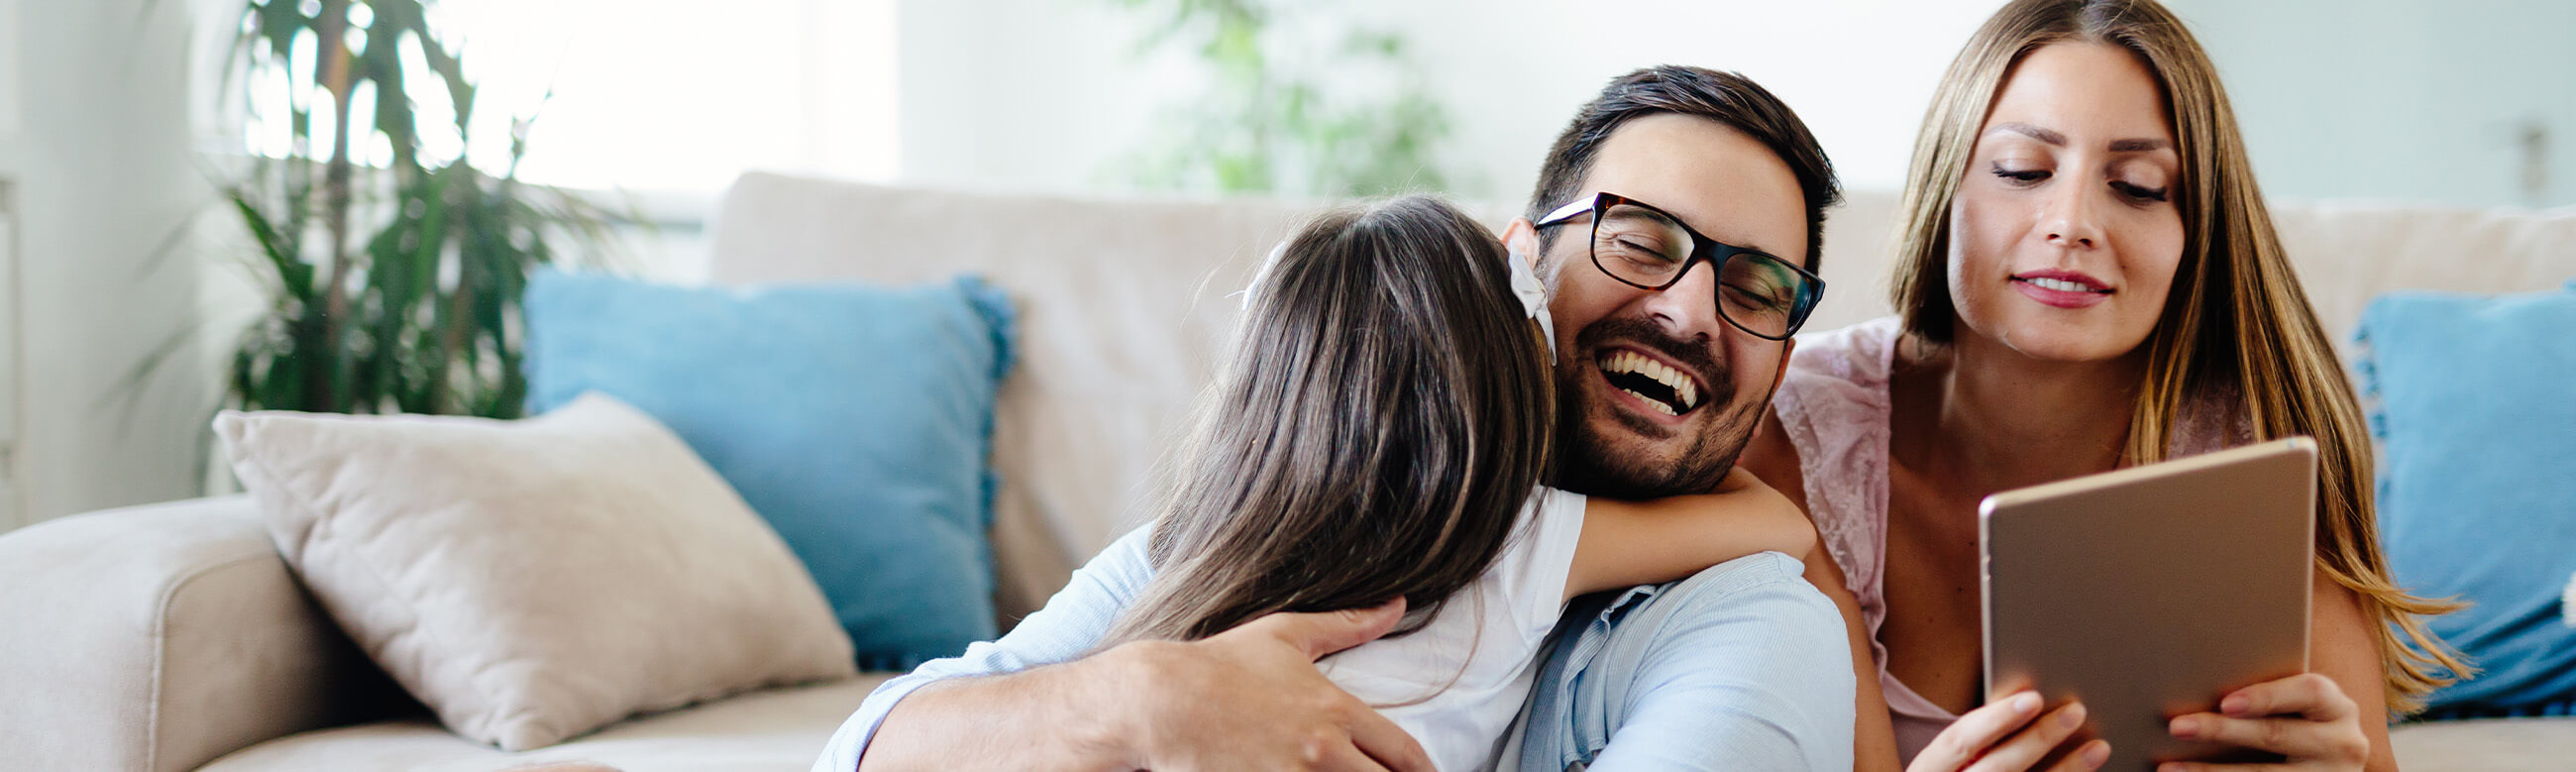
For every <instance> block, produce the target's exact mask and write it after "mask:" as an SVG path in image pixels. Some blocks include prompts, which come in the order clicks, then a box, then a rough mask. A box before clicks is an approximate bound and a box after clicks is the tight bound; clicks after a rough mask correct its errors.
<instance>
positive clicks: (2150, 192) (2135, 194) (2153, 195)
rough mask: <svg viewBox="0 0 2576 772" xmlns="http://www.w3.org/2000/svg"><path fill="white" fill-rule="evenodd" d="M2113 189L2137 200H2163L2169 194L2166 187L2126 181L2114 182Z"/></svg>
mask: <svg viewBox="0 0 2576 772" xmlns="http://www.w3.org/2000/svg"><path fill="white" fill-rule="evenodd" d="M2111 189H2112V190H2116V191H2119V192H2120V195H2123V196H2127V197H2129V198H2130V199H2131V200H2135V201H2163V200H2165V197H2166V196H2167V195H2168V194H2167V192H2166V191H2165V189H2164V188H2150V187H2147V186H2144V185H2136V184H2131V183H2126V182H2113V183H2111Z"/></svg>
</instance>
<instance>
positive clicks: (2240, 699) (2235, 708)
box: [2218, 694, 2254, 716]
mask: <svg viewBox="0 0 2576 772" xmlns="http://www.w3.org/2000/svg"><path fill="white" fill-rule="evenodd" d="M2253 703H2254V701H2253V700H2250V699H2246V697H2245V695H2242V694H2230V695H2227V699H2224V700H2220V701H2219V702H2218V710H2219V712H2221V713H2225V714H2227V715H2230V716H2241V715H2245V709H2246V708H2248V707H2252V706H2253Z"/></svg>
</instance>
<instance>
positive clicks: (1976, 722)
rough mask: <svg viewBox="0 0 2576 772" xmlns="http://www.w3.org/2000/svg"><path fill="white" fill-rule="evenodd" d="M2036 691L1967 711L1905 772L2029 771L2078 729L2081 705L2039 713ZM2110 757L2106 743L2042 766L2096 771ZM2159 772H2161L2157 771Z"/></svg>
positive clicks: (2088, 745) (2072, 771)
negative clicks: (2050, 764)
mask: <svg viewBox="0 0 2576 772" xmlns="http://www.w3.org/2000/svg"><path fill="white" fill-rule="evenodd" d="M2039 708H2040V699H2039V693H2037V692H2030V691H2022V692H2016V693H2014V694H2012V695H2010V696H2007V697H2005V698H2003V699H2001V700H1997V701H1995V702H1990V703H1987V704H1986V706H1985V707H1982V708H1978V709H1976V710H1971V711H1968V713H1967V715H1963V716H1960V717H1959V720H1958V721H1956V722H1952V723H1951V724H1950V728H1948V729H1943V730H1941V734H1940V735H1939V736H1937V737H1934V738H1932V744H1931V745H1929V746H1925V747H1924V748H1923V752H1922V753H1919V754H1916V755H1915V756H1914V763H1913V764H1912V765H1910V766H1907V767H1906V769H1907V771H1908V772H1960V771H1961V770H1966V771H1968V772H2007V771H2008V770H2026V769H2034V768H2035V766H2034V765H2036V764H2038V763H2039V762H2040V760H2041V759H2044V758H2047V757H2048V755H2049V752H2050V751H2054V750H2056V749H2057V747H2058V746H2059V745H2061V744H2064V743H2065V742H2066V738H2067V737H2069V736H2072V735H2074V734H2075V729H2076V727H2080V726H2083V725H2084V703H2080V702H2070V703H2067V704H2066V705H2064V706H2062V707H2059V708H2058V709H2056V710H2053V711H2049V712H2048V714H2047V715H2045V716H2043V715H2041V714H2040V710H2039ZM2110 758H2111V744H2110V743H2107V742H2103V741H2101V740H2094V741H2091V742H2088V743H2085V744H2084V745H2083V747H2080V748H2077V749H2075V751H2074V752H2073V753H2068V754H2066V755H2065V756H2064V757H2062V758H2060V759H2058V761H2057V763H2056V764H2055V765H2053V766H2050V767H2048V769H2049V770H2051V772H2081V771H2083V770H2092V769H2099V768H2101V766H2102V762H2104V761H2108V760H2110ZM2160 772H2161V771H2160Z"/></svg>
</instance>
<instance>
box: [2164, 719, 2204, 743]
mask: <svg viewBox="0 0 2576 772" xmlns="http://www.w3.org/2000/svg"><path fill="white" fill-rule="evenodd" d="M2165 728H2166V729H2168V730H2171V731H2172V732H2173V736H2174V737H2175V738H2177V739H2183V740H2189V739H2193V738H2196V737H2199V736H2200V722H2198V721H2193V720H2192V719H2191V717H2190V716H2184V717H2181V718H2177V719H2174V720H2173V723H2171V724H2168V725H2166V726H2165Z"/></svg>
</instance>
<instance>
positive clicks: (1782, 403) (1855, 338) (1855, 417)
mask: <svg viewBox="0 0 2576 772" xmlns="http://www.w3.org/2000/svg"><path fill="white" fill-rule="evenodd" d="M1903 334H1904V326H1903V324H1902V323H1901V322H1900V321H1899V320H1898V319H1897V318H1896V317H1893V316H1888V317H1881V318H1878V319H1872V320H1870V321H1866V322H1861V323H1859V324H1855V325H1851V326H1849V327H1844V328H1841V329H1837V330H1828V331H1825V332H1820V333H1815V334H1813V335H1806V336H1800V337H1799V338H1798V341H1797V348H1796V350H1795V351H1793V352H1791V354H1790V357H1789V367H1788V371H1787V372H1786V373H1783V374H1782V375H1781V378H1780V385H1779V389H1778V391H1776V392H1773V394H1772V397H1771V408H1772V410H1773V412H1774V413H1775V414H1776V415H1778V417H1779V419H1780V423H1781V425H1782V426H1783V428H1785V429H1786V430H1787V434H1788V437H1787V439H1789V440H1791V442H1792V443H1793V444H1795V445H1797V446H1798V448H1797V449H1798V451H1799V453H1800V455H1806V454H1807V453H1808V452H1809V451H1810V450H1811V449H1812V448H1813V447H1814V446H1815V445H1818V444H1833V445H1840V444H1844V443H1845V442H1848V441H1849V440H1850V439H1852V438H1851V437H1849V436H1847V435H1850V434H1851V433H1852V432H1855V431H1858V432H1867V431H1869V430H1870V429H1871V428H1873V427H1876V426H1879V425H1883V424H1885V423H1886V418H1887V407H1888V400H1887V381H1888V374H1889V372H1890V371H1891V369H1892V368H1893V367H1894V363H1895V358H1894V354H1895V351H1896V345H1897V342H1898V341H1899V340H1900V339H1901V338H1902V336H1903Z"/></svg>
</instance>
